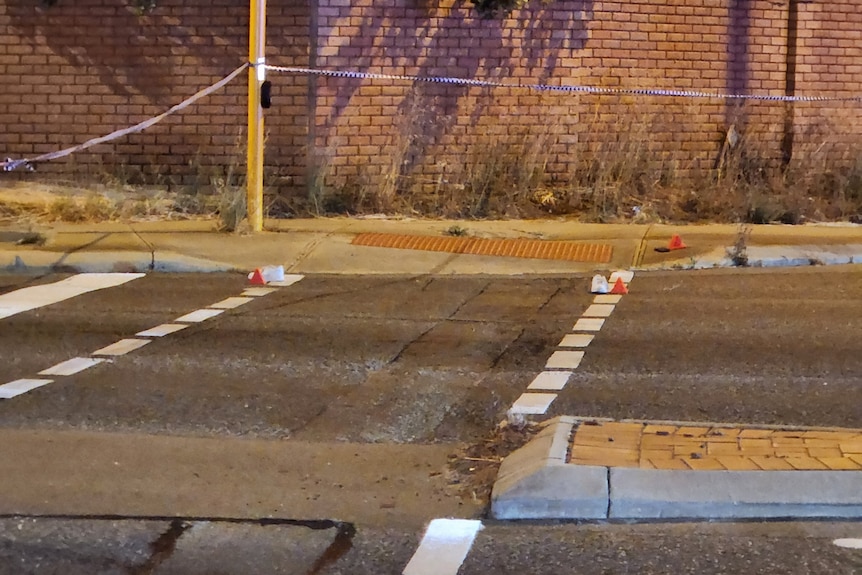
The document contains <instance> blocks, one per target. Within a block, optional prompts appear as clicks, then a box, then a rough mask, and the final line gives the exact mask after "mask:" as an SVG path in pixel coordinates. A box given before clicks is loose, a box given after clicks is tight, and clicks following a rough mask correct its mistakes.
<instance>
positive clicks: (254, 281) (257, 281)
mask: <svg viewBox="0 0 862 575" xmlns="http://www.w3.org/2000/svg"><path fill="white" fill-rule="evenodd" d="M248 280H249V283H250V284H251V285H255V286H264V285H266V281H265V280H264V279H263V274H262V273H260V268H257V269H256V270H254V271H253V272H252V273H251V275H249V276H248Z"/></svg>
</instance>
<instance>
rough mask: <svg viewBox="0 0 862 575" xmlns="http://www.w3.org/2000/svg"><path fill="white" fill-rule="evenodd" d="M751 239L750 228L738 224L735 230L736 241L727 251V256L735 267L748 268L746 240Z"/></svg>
mask: <svg viewBox="0 0 862 575" xmlns="http://www.w3.org/2000/svg"><path fill="white" fill-rule="evenodd" d="M750 238H751V226H750V225H746V224H740V226H739V227H738V228H737V230H736V240H735V241H734V242H733V247H731V248H730V249H728V250H727V255H728V256H729V257H730V260H731V261H732V262H733V265H735V266H737V267H747V266H748V240H749V239H750Z"/></svg>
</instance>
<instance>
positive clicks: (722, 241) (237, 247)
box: [0, 218, 862, 275]
mask: <svg viewBox="0 0 862 575" xmlns="http://www.w3.org/2000/svg"><path fill="white" fill-rule="evenodd" d="M266 229H267V230H268V231H266V232H263V233H259V234H253V235H240V234H229V233H220V232H218V231H216V230H215V223H214V222H211V221H181V222H171V221H167V222H142V223H134V224H128V223H102V224H58V225H54V226H50V227H42V228H37V229H34V230H29V229H25V228H22V226H21V225H17V226H16V225H12V224H7V225H4V224H0V270H5V271H20V272H28V273H45V272H49V271H68V272H104V271H159V272H216V271H248V270H250V269H254V268H256V267H260V266H265V265H283V266H284V267H285V271H287V272H290V273H327V274H424V273H435V274H443V275H448V274H497V275H521V274H566V273H588V272H592V271H596V270H615V269H694V268H711V267H730V266H733V265H736V264H737V263H739V261H740V260H739V257H740V256H741V257H743V258H744V259H746V260H747V264H748V265H750V266H779V265H818V264H847V263H856V262H862V226H859V225H852V224H847V225H806V226H785V225H764V226H753V227H752V228H751V230H750V233H749V234H748V235H747V236H746V237H745V241H744V246H745V250H744V251H743V252H740V251H739V250H736V251H734V246H735V245H737V244H738V243H739V240H740V228H739V227H738V226H734V225H703V226H701V225H690V226H670V225H658V224H653V225H634V224H583V223H578V222H572V221H567V220H563V219H557V220H537V221H524V220H510V221H436V220H434V221H431V220H411V219H374V218H331V219H322V218H321V219H304V220H272V221H267V222H266ZM370 234H378V235H385V236H392V237H395V236H399V237H400V236H413V239H414V240H415V241H414V242H413V244H414V245H419V244H422V243H425V244H428V243H429V242H427V241H424V242H423V240H430V239H435V238H436V239H443V238H450V239H451V240H453V241H450V242H444V243H446V245H440V246H434V245H430V246H429V245H425V246H424V249H393V248H390V247H378V246H376V245H369V244H368V243H363V242H359V241H358V240H359V239H362V237H367V236H368V235H370ZM675 234H676V235H678V236H679V237H680V239H681V240H682V241H683V243H684V245H685V246H686V247H685V248H684V249H679V250H674V251H670V252H662V251H657V250H661V249H663V248H666V247H667V246H668V245H669V243H670V241H671V238H672V237H673V236H674V235H675ZM372 239H373V238H372ZM379 239H380V238H378V240H379ZM390 239H391V238H390ZM432 243H433V242H432ZM437 243H440V242H437ZM372 244H373V242H372ZM378 245H391V244H386V242H385V241H382V242H381V241H378ZM404 245H407V244H404ZM543 246H553V247H552V249H542V248H543ZM578 247H584V248H589V249H587V250H577V249H575V250H574V251H572V250H569V251H568V253H564V252H566V248H578ZM597 254H598V255H597ZM732 255H736V256H737V262H736V263H735V262H734V260H733V257H732ZM531 256H532V257H531ZM605 256H606V257H605Z"/></svg>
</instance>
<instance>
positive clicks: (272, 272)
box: [260, 266, 284, 283]
mask: <svg viewBox="0 0 862 575" xmlns="http://www.w3.org/2000/svg"><path fill="white" fill-rule="evenodd" d="M260 273H261V275H263V281H265V282H266V283H269V282H283V281H284V266H266V267H265V268H263V269H262V270H261V272H260Z"/></svg>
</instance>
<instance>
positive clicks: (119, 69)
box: [0, 0, 309, 184]
mask: <svg viewBox="0 0 862 575" xmlns="http://www.w3.org/2000/svg"><path fill="white" fill-rule="evenodd" d="M270 4H271V6H270V18H269V24H270V34H271V40H270V47H271V50H273V51H277V52H278V53H279V55H280V58H281V59H282V60H283V61H287V62H290V63H291V64H293V65H295V64H300V65H304V64H306V63H307V52H308V23H309V18H308V9H307V8H306V7H305V4H304V3H303V2H275V1H271V2H270ZM248 12H249V9H248V2H244V1H236V0H207V1H204V0H159V1H158V8H157V9H156V10H155V11H154V12H153V13H152V14H149V15H145V16H142V17H141V16H138V15H136V14H135V13H134V11H133V10H132V9H131V8H129V7H127V6H126V3H125V2H124V1H123V0H58V2H57V3H56V5H54V6H52V7H50V8H42V7H40V3H39V1H38V0H35V1H34V0H0V79H2V80H0V155H3V156H11V157H22V156H32V155H37V154H41V153H45V152H50V151H54V150H57V149H60V148H64V147H67V146H71V145H74V144H77V143H80V142H83V141H85V140H87V139H89V138H93V137H97V136H102V135H105V134H108V133H110V132H112V131H114V130H116V129H119V128H123V127H126V126H130V125H132V124H135V123H137V122H140V121H142V120H145V119H147V118H149V117H151V116H154V115H157V114H160V113H161V112H163V111H165V110H166V109H167V108H169V107H171V106H172V105H174V104H177V103H179V102H180V101H182V100H183V99H185V98H186V97H188V96H190V95H192V94H194V93H195V92H196V91H197V90H199V89H201V88H204V87H206V86H208V85H210V84H212V83H214V82H216V81H218V80H220V79H221V78H223V77H224V76H226V75H227V74H228V73H230V72H231V71H232V70H234V69H235V68H236V67H237V66H239V65H241V64H242V63H243V62H245V61H246V60H247V59H248ZM281 84H282V85H281V86H280V88H279V97H280V98H281V102H282V105H281V106H280V109H279V114H278V116H273V117H272V118H271V119H270V125H271V138H270V140H269V142H268V144H269V146H270V151H271V152H272V153H273V154H275V155H277V156H278V157H279V158H280V161H279V166H278V170H277V171H275V170H274V171H275V172H276V173H275V174H274V176H273V178H275V177H276V176H281V178H280V179H282V180H284V179H290V178H291V177H296V176H297V175H300V174H303V173H304V168H303V167H302V166H303V165H304V161H302V160H301V156H302V154H301V153H300V151H301V150H303V149H304V146H305V143H306V142H305V128H304V126H305V117H306V108H305V95H306V87H305V86H306V84H305V81H304V80H303V79H301V78H286V79H284V80H283V81H282V82H281ZM246 86H247V83H246V79H245V76H241V77H240V78H237V79H236V80H235V81H234V82H233V83H232V84H230V85H229V86H227V87H226V89H225V90H223V91H221V92H218V93H217V94H215V95H212V96H210V97H209V98H207V99H205V100H201V101H200V102H199V103H198V104H197V105H195V106H194V107H191V108H188V109H186V110H184V111H182V112H180V113H178V114H176V115H174V116H171V117H169V118H168V119H166V120H165V121H163V122H162V123H160V124H158V125H157V126H155V127H152V128H150V129H149V130H147V131H145V132H143V133H140V134H134V135H131V136H128V137H126V138H123V139H121V140H117V141H115V142H114V143H111V144H106V145H102V146H98V147H96V148H92V151H93V152H92V153H89V152H84V153H79V154H75V155H74V156H72V157H70V159H68V160H58V161H53V162H46V163H44V164H42V165H40V166H39V173H40V174H58V175H71V174H76V175H77V174H82V173H83V174H87V175H90V176H93V177H104V178H108V179H112V178H121V179H123V180H130V181H132V182H136V181H145V180H146V181H155V182H159V183H166V184H195V183H200V184H207V183H209V180H210V178H212V177H218V176H224V175H225V174H226V173H227V172H228V171H229V166H231V165H236V164H237V163H238V164H239V165H240V166H241V167H242V166H243V164H244V161H245V159H244V158H245V156H244V153H245V152H244V130H245V123H246V90H247V87H246ZM7 177H11V176H10V175H7ZM16 177H22V176H21V175H20V174H19V173H16ZM27 177H29V176H27Z"/></svg>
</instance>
